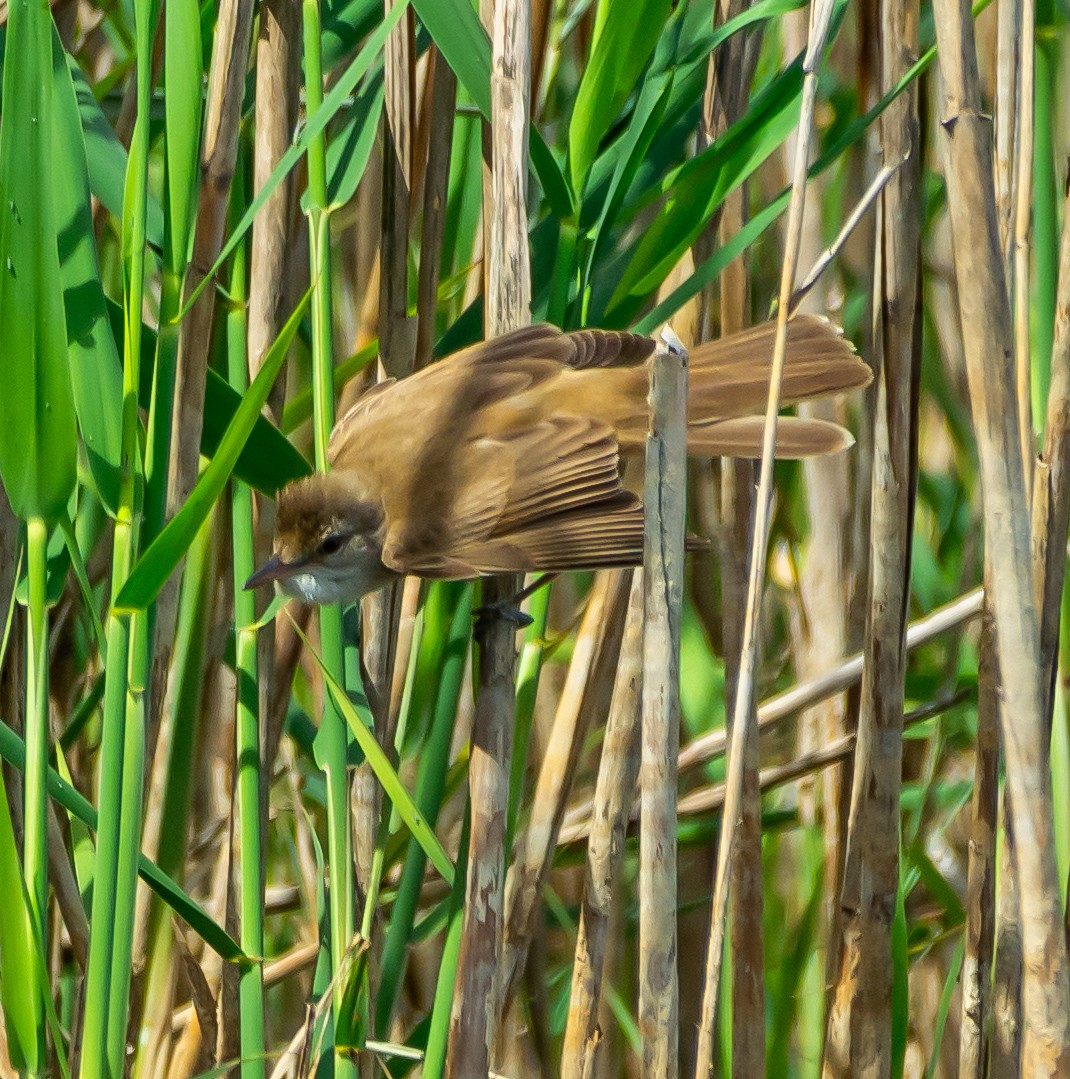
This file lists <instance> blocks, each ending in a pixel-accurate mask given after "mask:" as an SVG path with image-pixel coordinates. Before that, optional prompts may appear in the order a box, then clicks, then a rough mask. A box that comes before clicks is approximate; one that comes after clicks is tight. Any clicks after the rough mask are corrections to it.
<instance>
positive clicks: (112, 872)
mask: <svg viewBox="0 0 1070 1079" xmlns="http://www.w3.org/2000/svg"><path fill="white" fill-rule="evenodd" d="M154 21H155V10H154V5H153V3H152V0H138V2H137V3H136V4H135V26H136V36H137V119H136V121H135V123H134V132H133V136H132V138H131V142H130V156H129V159H128V162H127V175H126V187H125V191H124V197H123V306H124V334H123V337H124V341H123V345H124V348H123V429H122V456H121V465H120V481H119V506H118V511H117V514H116V519H115V532H114V537H113V540H112V588H111V594H112V595H113V596H117V595H118V594H119V591H120V590H121V588H122V586H123V584H124V583H125V581H126V578H127V577H128V576H129V574H130V567H131V566H132V565H133V562H134V557H135V555H136V552H137V545H138V513H139V507H138V480H139V473H140V462H139V459H138V425H139V418H138V379H139V365H140V359H141V310H142V301H143V299H144V292H145V247H146V219H147V212H148V157H149V112H150V104H151V95H152V59H151V58H152V32H153V24H154ZM132 636H133V639H134V642H135V645H136V647H138V648H140V649H141V650H142V652H147V649H148V640H147V626H146V624H145V619H144V618H139V619H137V620H136V624H134V620H132V619H131V617H130V616H128V615H120V614H116V613H115V612H114V611H112V612H111V613H110V614H109V616H108V625H107V639H108V658H107V664H106V666H105V678H106V681H105V690H104V714H103V723H102V730H101V748H100V793H99V806H100V816H99V829H98V833H97V857H96V864H95V867H94V886H93V916H92V921H91V923H90V934H89V959H88V964H87V970H86V983H85V1000H86V1007H85V1018H84V1023H83V1034H82V1057H81V1065H80V1069H81V1070H80V1074H81V1075H82V1076H83V1077H84V1079H97V1077H104V1076H107V1077H109V1079H119V1077H120V1076H122V1075H123V1073H124V1068H125V1055H126V1054H125V1035H126V1022H127V1017H128V999H129V990H130V968H129V966H128V965H127V966H125V967H124V968H123V969H121V970H120V969H119V963H117V962H116V959H117V957H118V948H120V947H122V945H123V942H125V945H126V946H127V947H130V946H132V942H133V939H134V894H135V891H136V869H137V855H138V853H139V843H138V840H139V835H140V827H141V814H140V806H141V789H142V783H143V777H142V772H143V766H144V761H143V756H144V746H143V742H141V748H140V752H139V748H138V747H139V741H140V740H142V739H143V727H144V724H143V722H141V723H139V724H138V726H139V727H140V728H141V729H139V730H136V731H129V730H128V729H127V726H128V721H129V720H130V719H131V717H134V716H137V715H139V714H140V715H143V708H142V705H143V692H142V691H141V690H140V689H138V690H135V695H134V697H133V698H131V701H130V703H131V705H133V707H131V708H129V709H128V693H127V689H128V677H129V674H130V670H129V664H130V661H131V658H132V656H131V637H132ZM137 667H138V671H139V673H140V672H141V671H142V670H144V669H145V668H147V656H143V657H142V661H141V662H139V663H138V664H137ZM143 684H144V683H143V682H141V683H140V685H142V686H143ZM135 722H136V720H135ZM128 754H132V756H128ZM135 785H136V788H137V790H136V795H134V794H133V788H134V786H135ZM135 807H136V809H137V814H136V817H135V818H134V819H129V818H128V817H126V818H124V813H127V814H128V813H131V812H133V811H134V809H135ZM131 867H132V869H133V872H134V874H135V876H134V878H133V880H131V879H130V875H129V874H130V871H131ZM117 942H118V944H117Z"/></svg>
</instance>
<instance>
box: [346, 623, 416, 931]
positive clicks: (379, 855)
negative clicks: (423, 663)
mask: <svg viewBox="0 0 1070 1079" xmlns="http://www.w3.org/2000/svg"><path fill="white" fill-rule="evenodd" d="M423 635H424V612H423V610H421V611H420V612H419V613H418V614H417V616H416V620H415V624H414V626H413V632H412V644H411V647H410V649H409V664H408V667H407V668H406V670H405V685H404V686H403V687H402V690H401V705H400V707H399V708H398V725H397V731H396V732H395V735H394V752H395V755H396V757H398V758H400V756H401V749H402V747H403V746H404V744H405V735H406V733H407V732H408V729H409V718H410V716H411V715H412V702H413V693H414V690H415V686H416V668H417V665H418V662H419V658H420V646H421V644H422V643H423ZM400 827H401V815H400V814H399V813H398V811H397V807H395V806H391V809H390V813H389V814H387V815H386V817H385V819H384V820H383V822H382V823H381V824H380V829H379V831H380V834H379V840H378V842H377V843H376V845H375V852H374V854H373V855H372V864H371V874H370V879H369V881H368V894H367V895H366V896H365V898H364V913H363V916H362V917H361V921H360V935H361V936H362V937H363V938H364V939H365V940H370V939H371V933H372V925H373V923H374V920H375V908H376V907H377V906H378V904H379V891H380V888H381V887H382V883H383V867H384V866H385V864H386V840H387V837H388V836H390V835H393V834H394V833H395V832H396V831H397V830H398V828H400Z"/></svg>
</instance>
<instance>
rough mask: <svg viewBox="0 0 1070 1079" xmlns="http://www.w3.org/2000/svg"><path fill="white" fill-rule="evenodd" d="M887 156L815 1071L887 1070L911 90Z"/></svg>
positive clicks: (899, 70) (905, 502)
mask: <svg viewBox="0 0 1070 1079" xmlns="http://www.w3.org/2000/svg"><path fill="white" fill-rule="evenodd" d="M881 22H882V32H881V91H882V93H884V92H887V91H888V89H890V88H891V87H892V86H894V85H895V84H896V82H898V80H899V79H900V78H901V76H902V75H903V73H904V72H905V71H906V70H907V69H908V68H909V67H910V65H911V63H912V62H913V58H914V55H915V54H916V52H917V39H918V5H917V3H916V0H884V2H883V3H882V5H881ZM880 134H881V148H882V151H883V155H884V158H885V160H887V161H892V162H897V161H903V162H905V163H904V164H903V166H902V167H901V168H899V169H898V170H897V172H896V175H895V177H894V179H893V180H892V181H891V182H890V183H889V184H888V186H887V187H886V188H885V190H884V192H883V195H882V199H881V214H880V218H879V221H880V228H879V234H878V243H877V248H876V273H875V281H874V292H875V296H874V301H875V302H874V322H875V328H874V334H873V340H874V346H875V349H876V350H877V352H878V356H877V357H876V360H877V362H876V367H877V370H876V382H877V398H876V404H877V407H876V411H875V417H874V420H875V422H874V457H873V473H872V481H871V482H872V497H871V503H870V505H871V511H870V517H871V522H872V523H871V528H870V547H869V566H870V573H869V595H868V600H867V615H866V630H865V648H864V654H865V663H864V667H863V674H862V690H861V695H860V706H859V716H858V749H857V752H856V753H855V758H854V772H853V781H852V790H851V808H850V814H849V818H848V825H847V849H846V857H845V860H844V870H843V883H842V889H841V893H840V917H839V919H838V922H839V933H840V939H839V942H838V955H839V972H838V981H837V984H836V986H835V988H834V990H833V1000H832V1005H831V1008H830V1014H829V1018H828V1028H827V1037H826V1045H825V1060H824V1066H823V1074H824V1075H825V1076H826V1077H830V1079H831V1077H833V1076H848V1075H849V1076H860V1077H861V1076H872V1077H874V1079H876V1077H879V1076H884V1075H887V1074H888V1067H889V1062H890V1060H891V1058H892V1026H893V1024H892V1015H891V1008H892V980H893V966H892V944H891V931H892V919H893V917H894V915H895V909H896V899H897V894H898V888H899V855H900V852H899V825H900V787H901V781H902V766H903V739H902V733H903V693H904V678H905V673H906V647H905V643H906V642H905V631H906V622H907V613H908V607H909V601H910V549H911V539H912V536H913V527H914V494H915V490H916V486H917V467H918V461H917V444H918V430H917V424H918V379H919V373H920V361H921V317H920V312H919V310H918V302H919V299H920V278H919V273H920V259H921V235H920V220H921V205H920V202H921V197H920V182H921V171H920V163H921V161H920V156H921V155H920V138H919V124H918V98H917V90H916V88H913V87H912V88H911V89H910V90H908V91H907V92H905V93H903V94H901V95H900V96H899V97H898V98H897V99H896V100H895V101H894V102H893V103H892V105H891V106H890V107H889V108H888V110H887V111H886V112H885V113H884V114H883V115H882V117H881V127H880Z"/></svg>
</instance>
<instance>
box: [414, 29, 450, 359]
mask: <svg viewBox="0 0 1070 1079" xmlns="http://www.w3.org/2000/svg"><path fill="white" fill-rule="evenodd" d="M431 66H432V73H431V106H430V109H431V113H430V122H429V124H428V127H429V135H428V142H427V171H426V173H425V174H424V216H423V224H422V232H421V235H420V272H419V279H418V281H417V286H416V317H417V328H416V356H415V366H416V367H417V368H421V367H425V366H426V365H427V364H429V363H430V362H431V350H432V347H433V345H434V343H435V315H436V313H437V311H438V278H439V267H440V266H441V258H440V254H441V251H442V235H443V231H444V229H445V226H446V194H447V188H448V186H449V178H450V151H451V149H452V147H453V114H454V109H455V108H456V103H457V76H456V75H454V73H453V69H452V68H451V67H450V65H449V64H447V63H446V61H445V59H444V58H443V56H442V55H441V53H439V51H438V49H437V48H435V47H434V46H432V48H431Z"/></svg>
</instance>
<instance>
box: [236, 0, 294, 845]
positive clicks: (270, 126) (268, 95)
mask: <svg viewBox="0 0 1070 1079" xmlns="http://www.w3.org/2000/svg"><path fill="white" fill-rule="evenodd" d="M300 35H301V20H300V10H299V6H298V5H297V4H294V3H291V2H289V0H265V2H264V3H263V4H261V6H260V28H259V35H258V38H257V43H256V100H255V105H254V119H255V124H254V135H253V190H254V192H259V191H260V190H261V189H262V188H263V186H264V185H265V184H266V183H267V180H268V178H269V177H270V176H271V173H272V172H273V171H274V169H275V166H276V165H277V164H278V163H279V159H280V158H281V157H282V155H283V154H284V153H285V152H286V150H287V149H288V148H289V145H290V141H291V138H292V136H293V130H294V127H295V125H296V123H297V103H298V96H299V95H298V86H299V82H300V77H301V65H300V48H299V44H300V40H301V36H300ZM295 204H296V195H295V186H294V181H293V177H292V176H287V177H286V178H285V179H284V180H283V181H282V183H280V184H279V186H278V187H277V188H276V189H275V190H274V191H273V192H272V193H271V195H270V196H269V197H268V199H267V201H266V202H265V203H264V205H263V206H262V207H261V208H260V212H259V213H258V214H257V215H256V217H255V219H254V220H253V229H252V239H251V243H250V252H249V260H250V261H249V321H248V366H249V377H250V379H253V378H255V377H256V374H257V372H258V371H259V370H260V366H261V363H262V362H263V357H264V356H265V354H266V353H267V350H268V348H270V346H271V343H272V341H274V340H275V338H276V336H277V335H278V332H279V329H280V328H281V327H282V324H283V321H284V319H285V316H286V310H287V308H288V301H289V299H290V295H289V293H290V288H289V284H290V280H291V278H290V272H289V268H288V267H289V259H288V258H287V255H288V253H289V251H290V249H291V245H292V244H293V243H294V241H295V237H294V231H295V230H294V227H293V217H294V210H295ZM285 392H286V379H285V378H284V377H280V378H279V379H278V381H277V382H276V384H275V387H274V389H273V390H272V392H271V394H270V395H269V397H268V403H267V408H266V412H267V414H268V416H269V417H270V418H271V419H272V420H273V421H277V420H278V419H279V416H280V415H281V411H282V403H283V400H282V399H283V397H284V396H285ZM254 504H255V507H256V512H255V514H254V521H253V528H254V531H253V553H254V558H255V562H256V565H258V566H259V565H261V564H262V563H263V562H265V561H266V560H267V559H268V558H269V557H270V556H271V553H272V543H273V536H274V533H275V500H274V499H271V498H267V497H265V496H263V495H260V494H256V495H254ZM267 603H268V600H267V598H266V597H263V598H261V597H258V604H257V614H258V616H259V615H260V614H262V613H263V610H264V609H265V607H266V605H267ZM279 625H280V623H279V622H277V621H276V622H275V623H274V624H273V625H271V626H267V627H265V628H264V629H262V630H261V631H260V632H259V633H258V634H257V640H256V646H257V657H256V660H257V674H258V682H257V694H258V698H259V714H260V717H261V735H260V744H261V751H262V754H263V760H264V763H265V765H266V767H267V768H269V769H270V767H271V764H272V762H273V761H274V760H275V754H276V752H277V750H278V744H279V738H280V736H281V734H282V729H281V726H279V725H278V724H275V725H273V724H271V723H270V722H268V717H269V715H270V714H271V702H272V700H273V699H274V697H275V695H276V694H277V693H278V692H280V685H281V684H282V683H281V682H280V680H279V676H280V675H281V674H283V672H282V671H276V668H275V663H274V659H275V640H276V636H277V635H278V634H279V632H280V629H279ZM285 685H286V686H287V696H288V686H289V683H288V682H287V683H285ZM262 801H263V809H262V814H261V818H262V819H261V828H262V830H263V833H264V834H265V835H266V834H267V812H268V805H267V803H268V797H267V789H266V786H265V788H264V797H263V800H262Z"/></svg>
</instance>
